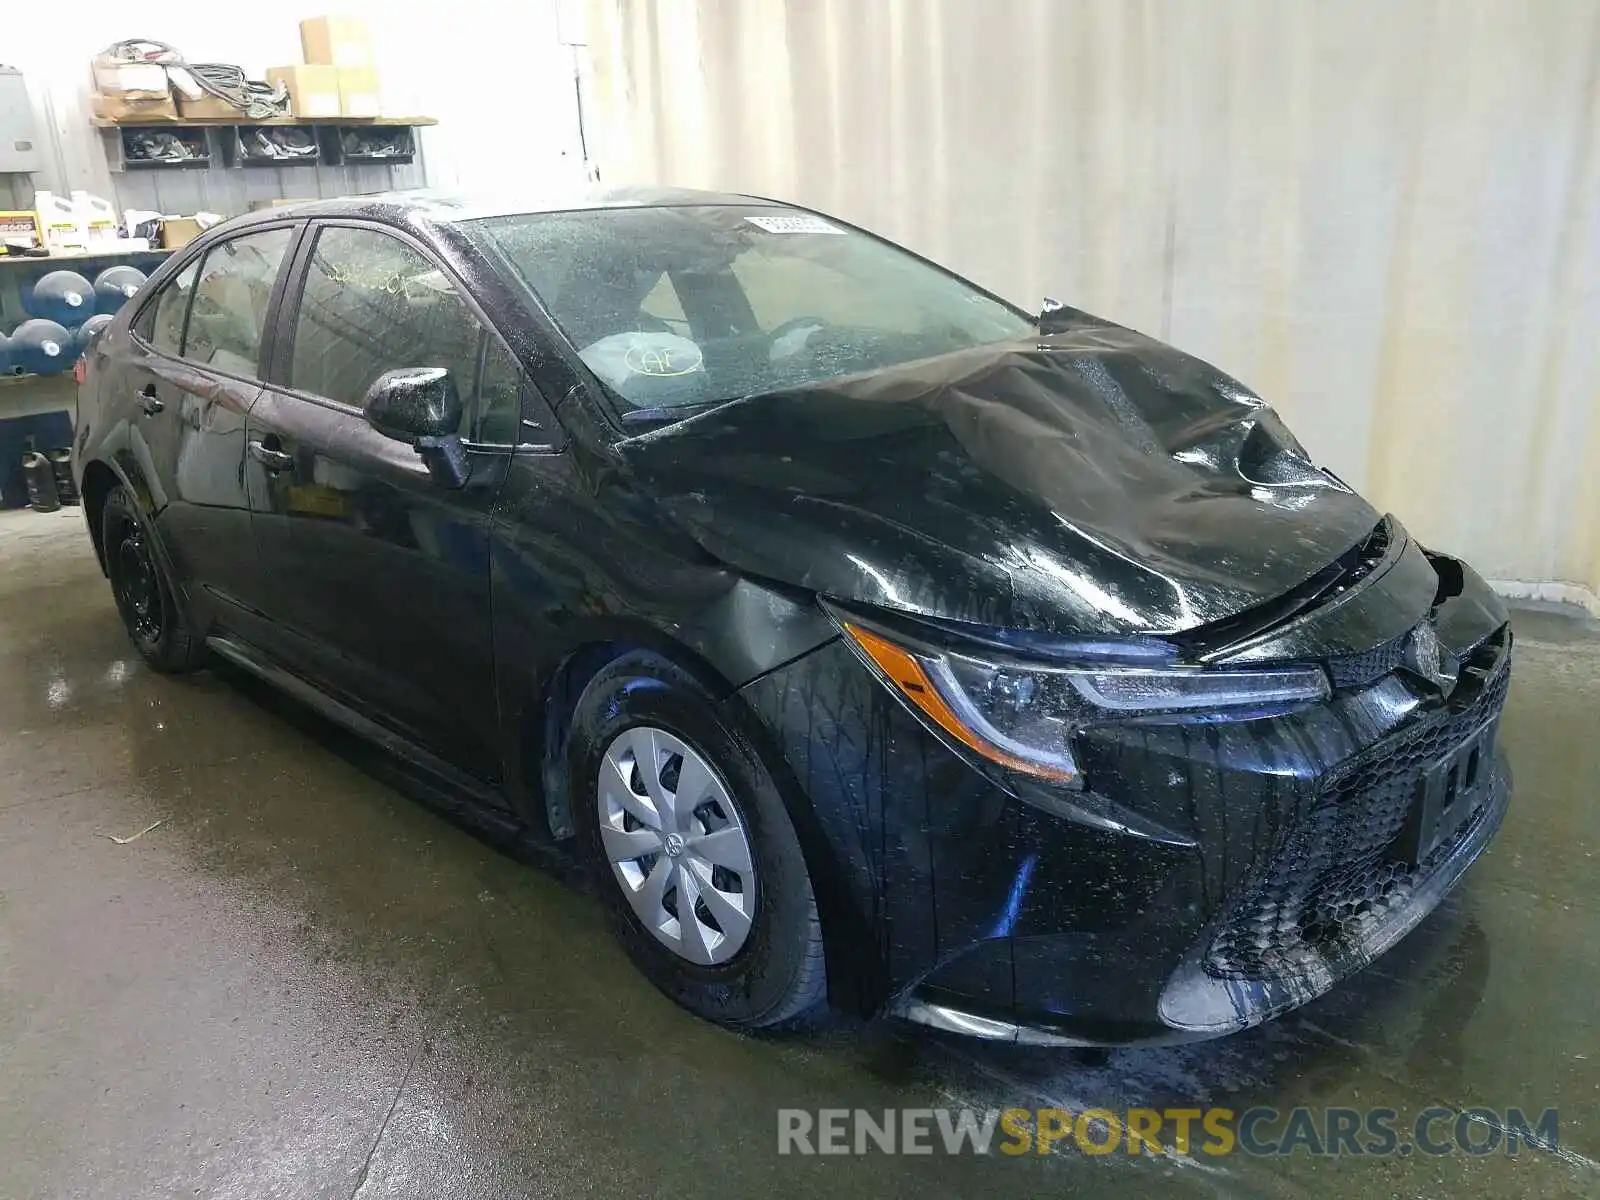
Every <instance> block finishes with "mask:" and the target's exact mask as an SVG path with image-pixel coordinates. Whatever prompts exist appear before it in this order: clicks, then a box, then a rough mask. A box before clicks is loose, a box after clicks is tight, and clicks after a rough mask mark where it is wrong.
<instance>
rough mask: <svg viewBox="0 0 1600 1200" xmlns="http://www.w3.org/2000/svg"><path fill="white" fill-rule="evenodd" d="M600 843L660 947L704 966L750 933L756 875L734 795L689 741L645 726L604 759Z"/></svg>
mask: <svg viewBox="0 0 1600 1200" xmlns="http://www.w3.org/2000/svg"><path fill="white" fill-rule="evenodd" d="M598 804H599V808H600V841H601V844H602V845H603V846H604V847H605V853H606V858H607V860H608V861H609V862H610V863H611V873H612V874H613V875H614V876H616V880H617V883H618V884H619V885H620V886H621V888H622V894H623V895H624V896H626V897H627V898H628V903H629V904H630V905H631V906H632V908H633V911H634V914H635V915H636V916H637V917H638V918H639V920H640V921H642V922H643V923H644V927H645V928H646V929H648V930H649V931H650V932H651V933H652V934H654V935H655V938H656V940H657V941H659V942H660V943H661V944H662V945H664V946H666V947H667V948H668V949H669V950H671V951H673V952H674V953H675V954H678V955H680V956H682V957H683V958H686V959H688V960H689V961H690V962H692V963H699V964H700V965H702V966H713V965H715V964H717V963H724V962H727V961H728V960H729V959H730V958H732V957H733V956H734V955H735V954H737V953H738V952H739V948H740V947H741V946H743V945H744V943H745V939H746V938H748V937H749V936H750V926H751V923H752V922H753V921H754V919H755V904H756V873H755V866H754V864H753V861H752V856H751V853H750V840H749V838H748V837H747V836H746V834H745V830H744V826H743V825H742V824H741V823H740V821H739V813H738V810H737V809H735V808H734V807H733V802H732V801H731V800H730V799H729V798H728V789H727V787H726V786H725V785H724V784H723V782H722V779H721V777H720V776H719V775H718V774H717V773H716V771H715V770H713V769H712V767H711V764H710V763H708V762H706V760H705V759H703V758H702V757H700V755H699V753H698V752H697V751H696V750H694V749H693V748H692V747H691V746H690V745H689V744H688V743H687V742H685V741H683V739H682V738H679V737H676V736H674V735H673V734H670V733H668V732H667V731H666V730H665V729H656V728H654V727H652V726H649V725H639V726H636V727H635V728H633V729H629V730H625V731H624V732H622V733H620V734H618V735H617V737H616V738H615V740H613V741H612V743H611V745H610V746H608V747H607V748H606V753H605V758H604V759H603V760H602V761H601V763H600V787H599V797H598Z"/></svg>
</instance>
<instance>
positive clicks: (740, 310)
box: [468, 205, 1033, 424]
mask: <svg viewBox="0 0 1600 1200" xmlns="http://www.w3.org/2000/svg"><path fill="white" fill-rule="evenodd" d="M468 224H470V225H472V226H474V227H476V228H477V229H478V230H479V231H481V232H482V233H483V234H484V235H486V236H487V237H488V239H489V241H490V242H491V243H492V244H493V245H494V247H495V248H496V249H497V250H498V251H499V252H500V254H501V255H502V256H503V257H504V258H505V259H506V260H508V261H509V263H510V265H511V269H512V270H513V271H514V272H515V273H516V274H517V275H518V276H519V277H520V279H521V281H522V282H523V284H525V285H526V286H527V287H528V288H529V290H531V291H532V292H533V293H534V295H536V296H537V297H538V298H539V300H540V302H541V303H543V305H544V307H545V309H546V310H547V311H548V312H549V313H550V315H551V317H552V318H554V320H555V322H556V324H557V325H558V326H560V328H561V331H562V333H564V334H565V335H566V337H567V338H568V339H569V340H570V341H571V342H572V344H573V345H574V346H575V347H576V348H577V350H578V353H579V354H580V355H581V356H582V358H583V360H584V362H586V363H587V364H588V365H589V368H590V370H592V371H593V372H594V373H595V374H596V375H597V376H598V377H599V378H600V379H601V380H602V381H603V382H604V383H605V384H606V386H607V388H608V389H609V391H610V393H611V396H610V399H611V400H612V402H613V404H614V406H615V407H616V409H617V415H618V417H619V418H620V419H621V420H622V421H623V422H624V423H625V424H641V423H646V422H659V421H672V420H678V419H680V418H682V417H685V416H688V415H689V414H691V413H694V412H699V411H702V410H704V409H706V408H708V407H711V406H713V405H717V404H721V403H724V402H726V401H728V400H732V399H736V398H738V397H742V396H751V395H759V394H762V393H766V392H773V391H779V390H782V389H786V388H794V387H799V386H802V385H805V384H810V383H817V382H820V381H822V380H826V379H833V378H837V377H839V376H841V375H852V374H855V373H857V372H861V371H871V370H877V369H880V368H883V367H892V366H896V365H898V364H900V363H905V362H910V361H912V360H914V359H919V358H930V357H932V356H934V355H938V354H946V353H949V352H951V351H955V350H961V349H965V348H967V347H970V346H977V345H983V344H986V343H990V342H1002V341H1009V340H1011V339H1013V338H1018V337H1024V336H1027V335H1028V334H1030V333H1031V332H1032V330H1033V325H1032V322H1030V321H1029V320H1028V319H1027V318H1025V317H1022V316H1020V315H1018V314H1017V313H1016V312H1014V311H1012V310H1011V309H1010V308H1008V307H1006V306H1005V305H1004V304H1001V303H1000V302H999V301H997V300H995V299H994V298H993V297H991V296H988V295H985V294H984V293H983V292H980V291H978V290H977V289H976V288H974V287H973V286H972V285H971V284H968V283H964V282H962V281H961V280H960V279H957V278H955V277H954V276H952V275H947V274H945V273H944V272H943V271H941V270H939V269H937V268H935V267H932V266H930V265H928V264H927V263H924V262H921V261H919V260H918V259H916V258H914V257H913V256H911V255H910V254H908V253H906V252H905V251H903V250H899V249H896V248H895V247H893V246H891V245H888V244H887V243H884V242H881V241H878V240H877V239H876V238H873V237H870V236H868V235H867V234H864V233H858V232H856V231H854V230H851V229H846V228H844V227H842V226H839V225H835V224H834V223H833V222H831V221H827V220H825V219H823V218H822V217H817V216H813V215H811V214H809V213H802V212H797V211H795V210H793V209H784V208H777V207H773V206H770V205H704V206H695V207H681V208H622V209H591V210H584V211H579V212H563V213H530V214H526V215H522V216H513V217H492V218H482V219H479V220H475V221H472V222H468Z"/></svg>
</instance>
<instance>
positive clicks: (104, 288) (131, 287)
mask: <svg viewBox="0 0 1600 1200" xmlns="http://www.w3.org/2000/svg"><path fill="white" fill-rule="evenodd" d="M144 281H145V273H144V272H143V271H141V270H139V268H138V267H130V266H128V265H126V264H122V265H120V266H115V267H107V268H106V269H105V270H104V271H101V272H100V274H98V275H96V276H95V277H94V310H95V312H97V313H114V312H116V311H117V309H119V308H121V307H122V306H123V305H124V304H126V303H127V302H128V301H129V300H132V299H133V297H134V296H135V295H136V294H137V293H138V291H139V289H140V288H141V287H143V286H144Z"/></svg>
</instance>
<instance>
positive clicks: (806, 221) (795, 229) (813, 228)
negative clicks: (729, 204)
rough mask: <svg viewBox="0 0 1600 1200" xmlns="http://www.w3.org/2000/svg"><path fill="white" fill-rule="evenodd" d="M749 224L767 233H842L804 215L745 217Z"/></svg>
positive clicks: (819, 218) (833, 227) (824, 222)
mask: <svg viewBox="0 0 1600 1200" xmlns="http://www.w3.org/2000/svg"><path fill="white" fill-rule="evenodd" d="M745 220H746V221H749V222H750V224H752V225H756V226H759V227H760V228H762V229H765V230H766V231H767V232H768V233H843V232H844V230H842V229H840V228H839V227H838V226H837V225H830V224H828V223H827V222H826V221H824V220H823V219H822V218H821V217H812V216H806V215H800V216H793V217H746V218H745Z"/></svg>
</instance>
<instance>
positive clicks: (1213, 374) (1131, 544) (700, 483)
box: [621, 320, 1379, 634]
mask: <svg viewBox="0 0 1600 1200" xmlns="http://www.w3.org/2000/svg"><path fill="white" fill-rule="evenodd" d="M621 451H622V453H623V454H624V456H625V457H626V458H627V460H628V461H629V463H630V464H631V465H632V467H633V468H634V470H635V471H636V472H637V473H638V477H639V482H640V483H641V484H642V485H644V486H645V488H646V489H647V491H648V492H649V493H650V494H653V495H654V496H655V497H657V498H658V499H659V500H660V501H661V502H662V503H663V504H664V505H665V507H666V508H667V510H668V511H669V512H670V513H671V514H672V515H673V516H674V517H675V518H676V519H677V520H678V521H679V522H681V523H682V524H683V525H684V526H685V527H686V528H687V529H688V530H689V532H690V533H691V534H692V535H693V536H694V537H695V539H696V540H697V541H699V543H700V544H701V545H702V546H704V547H705V548H706V550H708V551H709V552H710V553H711V554H713V555H715V556H716V557H718V558H720V559H722V560H723V561H725V562H727V563H728V564H729V565H731V566H733V567H735V568H738V569H740V570H744V571H749V572H753V573H756V574H759V575H763V576H766V577H769V578H772V579H776V580H780V581H783V582H786V583H790V584H794V585H797V586H800V587H804V588H808V589H813V590H815V591H818V592H821V593H823V594H825V595H829V596H834V597H838V598H841V599H847V600H857V601H862V602H866V603H870V604H876V605H883V606H886V607H889V608H895V609H900V610H903V611H906V612H910V613H915V614H921V615H924V616H935V617H942V618H946V619H950V620H957V621H969V622H975V623H979V624H983V625H990V626H997V627H1010V628H1018V629H1029V630H1035V631H1039V632H1042V633H1054V634H1073V633H1106V634H1129V633H1155V634H1160V633H1173V632H1178V631H1183V630H1190V629H1194V628H1196V627H1198V626H1201V625H1205V624H1208V623H1210V622H1212V621H1216V620H1219V619H1221V618H1224V617H1229V616H1233V615H1235V614H1237V613H1239V612H1241V611H1242V610H1245V609H1247V608H1250V607H1252V606H1254V605H1256V604H1260V603H1262V602H1263V601H1266V600H1270V599H1272V598H1274V597H1276V596H1278V595H1280V594H1281V593H1283V592H1284V591H1286V590H1288V589H1289V588H1291V587H1293V586H1294V585H1295V584H1297V583H1300V582H1302V581H1304V580H1305V579H1307V578H1309V577H1310V576H1311V575H1313V574H1314V573H1316V572H1317V571H1318V570H1319V569H1321V568H1322V567H1324V566H1326V565H1328V564H1329V563H1330V562H1332V561H1333V560H1334V559H1335V558H1337V557H1338V556H1339V555H1340V554H1342V553H1343V552H1344V551H1346V550H1348V549H1349V548H1350V547H1352V546H1353V545H1355V544H1356V543H1357V542H1358V541H1360V540H1361V539H1362V538H1363V537H1364V536H1366V535H1367V534H1368V533H1369V532H1370V531H1371V530H1372V528H1373V526H1374V525H1375V524H1376V523H1377V521H1378V519H1379V514H1378V513H1377V512H1376V511H1375V510H1374V509H1373V508H1372V507H1371V506H1370V505H1369V504H1367V503H1366V501H1364V500H1362V499H1361V498H1360V497H1359V496H1357V495H1355V494H1354V493H1353V492H1351V491H1350V490H1349V489H1348V488H1346V487H1345V486H1343V485H1342V484H1340V483H1338V482H1337V481H1336V480H1334V479H1331V478H1330V477H1328V476H1327V475H1325V474H1323V473H1322V472H1321V471H1319V470H1317V469H1316V468H1315V467H1314V466H1312V464H1311V463H1310V462H1309V461H1307V459H1306V458H1305V455H1304V451H1303V450H1302V449H1301V448H1300V446H1299V443H1297V442H1296V441H1295V440H1294V438H1293V436H1292V435H1291V434H1289V433H1288V431H1287V430H1286V429H1285V428H1284V427H1283V425H1282V423H1281V422H1280V421H1279V420H1278V418H1277V416H1276V414H1274V413H1273V412H1272V410H1271V409H1270V408H1268V407H1267V406H1266V405H1265V404H1263V403H1262V401H1261V400H1259V399H1258V398H1257V397H1255V396H1254V395H1252V394H1251V393H1250V392H1248V391H1247V390H1246V389H1245V388H1243V387H1242V386H1241V385H1240V384H1238V383H1236V382H1235V381H1234V380H1232V379H1230V378H1228V377H1227V376H1226V375H1223V374H1222V373H1221V372H1220V371H1217V370H1216V369H1215V368H1213V367H1211V366H1208V365H1207V364H1205V363H1203V362H1201V361H1199V360H1198V359H1195V358H1192V357H1190V356H1188V355H1186V354H1182V353H1180V352H1179V351H1177V350H1174V349H1172V348H1171V347H1170V346H1166V345H1164V344H1162V343H1160V342H1157V341H1154V340H1153V339H1150V338H1147V337H1144V336H1142V335H1141V334H1138V333H1135V332H1133V331H1131V330H1128V329H1124V328H1122V327H1120V326H1116V325H1110V324H1106V323H1100V322H1097V321H1092V320H1091V322H1090V323H1085V324H1080V325H1078V326H1076V327H1074V328H1073V329H1071V330H1070V331H1068V332H1064V333H1059V334H1055V335H1053V336H1049V337H1043V338H1040V339H1038V340H1037V341H1027V342H1016V343H1008V344H1005V345H1000V346H988V347H982V348H979V349H975V350H970V351H963V352H960V353H957V354H952V355H947V356H944V357H941V358H937V359H931V360H925V361H922V362H918V363H913V364H910V365H909V366H905V367H899V368H894V369H891V370H887V371H880V372H875V373H872V374H870V375H860V376H854V377H850V378H846V379H843V380H835V381H830V382H828V383H825V384H819V385H815V386H811V387H806V388H801V389H797V390H793V391H788V392H782V393H776V394H773V395H767V396H759V397H753V398H751V399H748V400H741V401H736V402H734V403H731V404H727V405H724V406H723V407H721V408H718V409H715V410H712V411H711V412H708V413H705V414H703V415H701V416H699V417H695V418H692V419H690V420H687V421H684V422H681V423H680V424H677V425H674V426H669V427H666V428H664V429H661V430H658V431H655V432H652V433H649V434H645V435H642V436H640V437H638V438H634V439H631V440H629V441H627V442H624V443H623V444H622V446H621Z"/></svg>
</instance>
